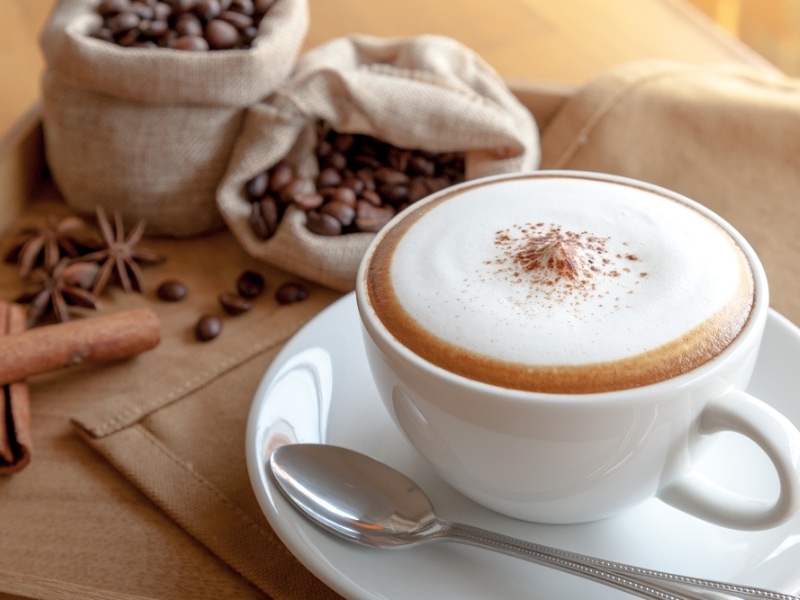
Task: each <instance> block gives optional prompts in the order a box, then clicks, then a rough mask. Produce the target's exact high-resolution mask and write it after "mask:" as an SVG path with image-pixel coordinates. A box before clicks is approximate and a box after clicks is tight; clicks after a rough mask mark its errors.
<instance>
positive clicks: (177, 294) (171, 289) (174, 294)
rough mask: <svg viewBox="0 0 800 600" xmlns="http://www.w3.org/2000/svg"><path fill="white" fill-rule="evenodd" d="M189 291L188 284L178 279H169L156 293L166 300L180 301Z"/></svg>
mask: <svg viewBox="0 0 800 600" xmlns="http://www.w3.org/2000/svg"><path fill="white" fill-rule="evenodd" d="M188 293H189V290H188V289H187V287H186V285H184V284H183V283H182V282H180V281H178V280H176V279H168V280H167V281H165V282H163V283H162V284H161V285H159V286H158V289H157V290H156V295H157V296H158V297H159V298H160V299H161V300H164V301H165V302H180V301H181V300H183V299H184V298H186V294H188Z"/></svg>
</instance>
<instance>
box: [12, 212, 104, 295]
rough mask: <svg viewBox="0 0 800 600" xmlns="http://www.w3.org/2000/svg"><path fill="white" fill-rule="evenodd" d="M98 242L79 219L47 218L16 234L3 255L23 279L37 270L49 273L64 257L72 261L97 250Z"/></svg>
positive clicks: (72, 217) (91, 231) (70, 217)
mask: <svg viewBox="0 0 800 600" xmlns="http://www.w3.org/2000/svg"><path fill="white" fill-rule="evenodd" d="M99 242H100V240H99V239H98V238H97V236H96V234H95V233H94V230H93V229H92V228H90V227H89V226H88V225H87V224H86V222H85V221H84V220H83V219H81V218H80V217H76V216H68V217H65V218H63V219H61V220H58V219H56V217H54V216H52V215H49V216H48V217H47V218H46V220H45V222H44V223H43V224H42V225H40V226H32V227H27V228H25V229H23V230H22V231H20V232H19V233H18V234H17V236H16V239H15V240H14V241H13V242H12V244H11V247H10V248H9V250H8V252H7V253H6V256H5V260H6V262H9V263H18V264H19V275H20V277H21V278H23V279H24V278H26V277H27V276H28V275H29V274H30V273H31V271H33V269H34V268H35V267H37V266H43V267H44V268H45V269H52V268H53V267H54V266H55V265H56V263H57V262H58V261H59V260H60V259H61V258H62V257H65V256H68V257H71V258H75V257H77V256H79V255H80V254H81V253H82V252H85V251H86V250H87V249H94V248H97V246H98V245H99Z"/></svg>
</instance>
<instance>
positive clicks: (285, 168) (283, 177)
mask: <svg viewBox="0 0 800 600" xmlns="http://www.w3.org/2000/svg"><path fill="white" fill-rule="evenodd" d="M293 179H294V169H293V168H292V167H291V166H289V165H287V164H286V163H282V162H280V163H278V164H277V165H275V166H274V167H273V168H272V169H270V171H269V189H270V191H273V192H280V191H281V190H282V189H283V188H284V187H286V186H287V185H288V184H289V182H290V181H292V180H293Z"/></svg>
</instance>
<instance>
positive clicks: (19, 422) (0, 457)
mask: <svg viewBox="0 0 800 600" xmlns="http://www.w3.org/2000/svg"><path fill="white" fill-rule="evenodd" d="M25 319H26V317H25V309H23V308H22V306H20V305H19V304H8V303H5V302H1V303H0V339H3V338H5V337H7V336H9V335H15V334H17V333H21V332H23V331H25ZM0 356H1V355H0ZM32 450H33V439H32V436H31V411H30V397H29V395H28V384H27V383H26V382H25V381H24V380H16V381H12V382H10V383H8V384H6V385H3V386H2V395H1V396H0V475H9V474H11V473H16V472H18V471H21V470H22V469H24V468H25V466H26V465H27V464H28V463H29V462H30V459H31V452H32Z"/></svg>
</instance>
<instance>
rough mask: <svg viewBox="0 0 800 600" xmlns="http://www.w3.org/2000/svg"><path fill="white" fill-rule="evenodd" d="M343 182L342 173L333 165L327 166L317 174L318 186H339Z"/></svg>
mask: <svg viewBox="0 0 800 600" xmlns="http://www.w3.org/2000/svg"><path fill="white" fill-rule="evenodd" d="M341 184H342V174H341V173H339V171H337V170H336V169H334V168H333V167H326V168H324V169H322V171H320V172H319V175H317V187H318V188H327V187H337V186H339V185H341Z"/></svg>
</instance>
